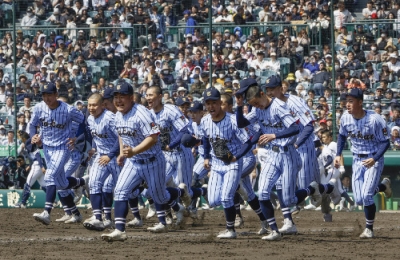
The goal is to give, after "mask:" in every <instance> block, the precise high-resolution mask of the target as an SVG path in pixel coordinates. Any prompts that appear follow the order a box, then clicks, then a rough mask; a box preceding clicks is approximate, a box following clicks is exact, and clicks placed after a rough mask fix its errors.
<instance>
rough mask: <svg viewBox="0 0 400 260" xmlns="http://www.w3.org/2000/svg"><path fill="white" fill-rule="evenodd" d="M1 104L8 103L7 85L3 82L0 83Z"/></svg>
mask: <svg viewBox="0 0 400 260" xmlns="http://www.w3.org/2000/svg"><path fill="white" fill-rule="evenodd" d="M0 102H1V103H4V102H6V84H4V83H3V82H1V83H0Z"/></svg>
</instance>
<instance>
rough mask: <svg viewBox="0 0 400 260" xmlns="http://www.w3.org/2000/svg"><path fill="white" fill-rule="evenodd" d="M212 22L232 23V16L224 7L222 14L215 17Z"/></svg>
mask: <svg viewBox="0 0 400 260" xmlns="http://www.w3.org/2000/svg"><path fill="white" fill-rule="evenodd" d="M214 22H215V23H232V22H233V18H232V15H231V14H229V12H228V10H227V9H226V8H224V9H223V10H222V14H221V15H220V16H218V17H217V18H215V19H214Z"/></svg>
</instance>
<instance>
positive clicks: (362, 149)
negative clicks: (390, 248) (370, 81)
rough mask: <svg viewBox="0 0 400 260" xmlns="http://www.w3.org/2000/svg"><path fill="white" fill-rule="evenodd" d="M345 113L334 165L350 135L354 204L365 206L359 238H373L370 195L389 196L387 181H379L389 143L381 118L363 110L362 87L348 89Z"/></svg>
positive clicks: (389, 189) (338, 161)
mask: <svg viewBox="0 0 400 260" xmlns="http://www.w3.org/2000/svg"><path fill="white" fill-rule="evenodd" d="M346 108H347V112H344V113H343V115H342V117H341V119H340V128H339V137H338V144H337V154H336V157H335V161H334V163H335V167H336V168H339V166H340V159H341V157H340V156H341V155H342V151H343V148H344V144H345V142H346V139H347V138H350V142H351V152H352V153H353V164H352V165H353V178H352V187H353V194H354V199H355V202H356V204H357V205H363V206H364V213H365V219H366V226H365V230H364V232H363V233H362V234H361V235H360V238H373V237H374V231H373V225H374V219H375V211H376V206H375V203H374V199H373V196H374V195H375V194H376V193H377V192H384V193H385V196H386V197H388V198H390V197H391V196H392V190H391V188H390V180H389V179H388V178H384V179H383V181H382V183H380V184H379V180H380V177H381V174H382V170H383V166H384V156H383V155H384V153H385V152H386V150H387V149H388V148H389V146H390V142H389V138H390V136H389V134H388V131H387V128H386V123H385V121H384V120H383V118H382V117H381V116H380V115H379V114H376V113H375V112H373V111H369V110H364V109H363V92H362V90H361V89H358V88H353V89H349V91H348V94H347V98H346Z"/></svg>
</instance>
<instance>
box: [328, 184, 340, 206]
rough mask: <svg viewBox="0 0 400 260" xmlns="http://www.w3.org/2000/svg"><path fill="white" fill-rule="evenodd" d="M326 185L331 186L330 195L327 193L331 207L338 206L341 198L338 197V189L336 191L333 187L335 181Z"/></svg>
mask: <svg viewBox="0 0 400 260" xmlns="http://www.w3.org/2000/svg"><path fill="white" fill-rule="evenodd" d="M328 183H329V184H330V185H332V186H333V191H332V192H331V193H329V197H330V198H331V201H332V203H333V205H337V204H339V202H340V200H341V199H342V198H341V196H340V193H339V191H338V189H336V187H335V185H336V180H335V179H332V180H330V181H329V182H328Z"/></svg>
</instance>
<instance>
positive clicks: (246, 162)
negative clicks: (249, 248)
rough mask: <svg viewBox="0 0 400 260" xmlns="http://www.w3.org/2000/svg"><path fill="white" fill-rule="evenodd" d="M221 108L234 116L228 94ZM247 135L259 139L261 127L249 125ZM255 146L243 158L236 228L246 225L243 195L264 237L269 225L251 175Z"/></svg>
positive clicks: (230, 98) (222, 97) (231, 99)
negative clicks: (258, 222) (242, 206)
mask: <svg viewBox="0 0 400 260" xmlns="http://www.w3.org/2000/svg"><path fill="white" fill-rule="evenodd" d="M221 108H222V111H224V112H226V113H231V114H233V98H232V96H230V95H228V94H222V95H221ZM244 129H245V130H246V132H247V134H248V135H249V136H250V137H251V138H258V137H257V132H258V131H259V125H257V124H255V125H249V126H247V127H245V128H244ZM254 148H255V145H254V146H253V147H252V149H250V151H249V152H248V153H247V154H246V155H245V156H243V166H242V172H241V176H240V182H239V186H240V187H239V189H238V191H236V193H235V197H234V203H235V209H236V219H235V227H241V226H243V224H244V221H243V217H242V214H241V211H240V195H242V197H243V199H244V200H246V201H247V203H248V204H249V205H250V207H251V208H252V209H253V210H254V212H255V213H256V214H257V215H258V217H259V218H260V221H261V229H260V230H259V231H258V232H257V234H259V235H263V234H266V233H268V223H267V220H266V218H265V216H264V214H263V213H262V211H261V208H260V203H259V201H258V197H257V196H256V195H255V193H254V190H253V186H252V184H251V181H250V173H251V172H252V171H253V170H254V168H255V167H256V157H255V156H254V154H253V150H254Z"/></svg>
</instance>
